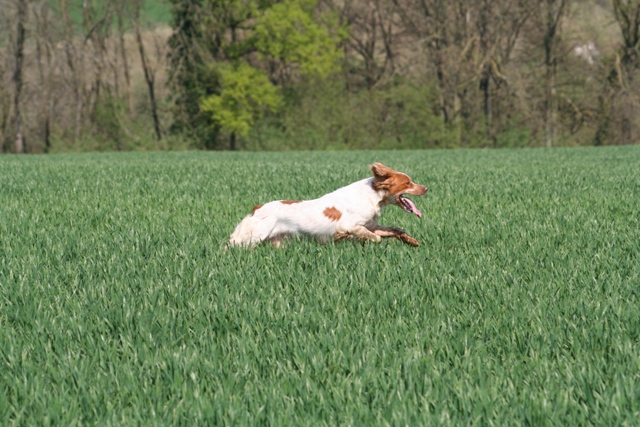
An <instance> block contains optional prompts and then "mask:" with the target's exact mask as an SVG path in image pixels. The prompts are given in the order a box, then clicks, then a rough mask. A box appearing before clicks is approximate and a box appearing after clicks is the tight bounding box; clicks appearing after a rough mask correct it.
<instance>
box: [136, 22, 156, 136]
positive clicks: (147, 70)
mask: <svg viewBox="0 0 640 427" xmlns="http://www.w3.org/2000/svg"><path fill="white" fill-rule="evenodd" d="M138 13H139V10H138ZM136 40H137V42H138V49H139V50H140V60H141V61H142V69H143V71H144V79H145V80H146V82H147V88H148V89H149V100H150V101H151V115H152V116H153V126H154V129H155V131H156V138H157V139H158V141H159V140H161V139H162V133H161V131H160V119H159V118H158V105H157V102H156V95H155V82H154V80H155V79H154V73H153V71H152V70H151V67H150V66H149V64H148V63H147V57H146V55H145V53H144V44H143V43H142V34H141V33H140V17H139V16H138V19H137V20H136Z"/></svg>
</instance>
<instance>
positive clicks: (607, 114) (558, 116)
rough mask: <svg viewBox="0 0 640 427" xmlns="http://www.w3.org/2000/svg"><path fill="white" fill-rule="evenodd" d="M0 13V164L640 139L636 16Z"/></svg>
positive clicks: (603, 1)
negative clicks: (84, 154) (19, 157)
mask: <svg viewBox="0 0 640 427" xmlns="http://www.w3.org/2000/svg"><path fill="white" fill-rule="evenodd" d="M0 9H1V10H2V14H0V150H1V151H2V152H14V153H24V152H31V153H38V152H51V151H69V150H73V151H75V150H132V149H152V150H158V149H183V148H201V149H229V148H230V149H256V150H259V149H327V148H329V149H331V148H430V147H507V146H543V145H546V146H557V145H610V144H629V143H637V142H638V137H639V134H640V125H639V124H638V120H637V119H636V117H638V114H639V113H640V109H639V106H640V82H639V81H638V80H639V79H638V75H639V69H640V57H639V55H638V47H639V46H638V45H639V43H640V36H639V34H640V1H639V0H582V1H578V0H533V1H531V0H419V1H415V0H366V1H365V0H317V1H316V0H286V1H274V0H266V1H252V0H225V1H219V0H171V1H167V2H166V3H162V2H160V1H158V2H144V1H143V0H135V1H125V0H115V1H104V0H40V1H36V0H0ZM158 9H162V10H164V12H165V14H164V15H163V14H162V13H161V12H162V10H161V11H160V12H158ZM163 16H164V18H163Z"/></svg>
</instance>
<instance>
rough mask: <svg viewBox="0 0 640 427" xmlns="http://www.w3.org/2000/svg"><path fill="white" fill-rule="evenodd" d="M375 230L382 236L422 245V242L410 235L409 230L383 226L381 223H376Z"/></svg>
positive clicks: (409, 243) (412, 244) (413, 244)
mask: <svg viewBox="0 0 640 427" xmlns="http://www.w3.org/2000/svg"><path fill="white" fill-rule="evenodd" d="M373 232H374V233H375V234H377V235H378V236H380V237H394V238H396V239H398V240H402V241H403V242H405V243H406V244H408V245H411V246H420V243H419V242H418V241H417V240H416V239H414V238H413V237H411V236H409V235H408V234H407V232H406V231H404V230H403V229H402V228H398V227H383V226H381V225H376V228H375V229H373Z"/></svg>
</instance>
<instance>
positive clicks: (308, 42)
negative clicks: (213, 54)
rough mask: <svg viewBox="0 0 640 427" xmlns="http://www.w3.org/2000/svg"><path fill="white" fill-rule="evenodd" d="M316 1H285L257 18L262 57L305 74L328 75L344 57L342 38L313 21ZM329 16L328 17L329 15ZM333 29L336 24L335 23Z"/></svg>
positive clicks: (256, 38)
mask: <svg viewBox="0 0 640 427" xmlns="http://www.w3.org/2000/svg"><path fill="white" fill-rule="evenodd" d="M316 3H317V0H286V1H284V2H282V3H277V4H274V5H273V6H271V7H270V8H268V9H267V10H265V11H264V13H263V14H262V15H261V16H260V17H259V18H258V19H257V24H256V26H255V31H254V37H255V45H256V48H257V49H258V51H259V52H261V53H262V55H263V56H266V57H272V58H276V59H279V60H280V61H282V62H283V63H284V64H298V65H299V67H300V71H301V72H302V73H303V74H309V75H319V76H323V77H324V76H327V75H328V74H330V73H331V72H332V71H335V70H336V69H337V68H338V61H339V60H340V58H341V57H342V53H341V51H340V50H339V49H338V43H339V41H340V36H339V35H333V34H331V32H330V31H329V28H328V27H327V26H325V25H321V24H320V23H318V22H317V19H316V18H314V16H313V12H314V7H315V6H316ZM327 16H328V15H327ZM333 27H334V29H335V28H337V23H333Z"/></svg>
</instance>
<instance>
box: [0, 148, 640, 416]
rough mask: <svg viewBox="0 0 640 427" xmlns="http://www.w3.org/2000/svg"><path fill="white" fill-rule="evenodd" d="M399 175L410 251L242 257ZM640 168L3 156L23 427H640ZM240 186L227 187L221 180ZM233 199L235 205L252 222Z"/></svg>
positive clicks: (8, 284)
mask: <svg viewBox="0 0 640 427" xmlns="http://www.w3.org/2000/svg"><path fill="white" fill-rule="evenodd" d="M373 161H382V162H384V163H385V164H388V165H389V166H392V167H396V168H398V169H401V170H403V171H406V172H408V173H409V174H410V175H411V176H412V177H413V178H414V179H415V181H416V182H420V183H423V184H426V185H428V186H429V192H428V193H427V194H426V195H425V196H424V197H422V198H416V199H415V201H416V203H417V204H418V206H419V207H420V209H421V210H422V212H423V213H424V217H423V218H422V219H421V220H419V219H417V218H416V217H415V216H413V215H407V214H406V213H405V212H403V211H401V210H400V209H398V208H395V207H389V208H387V209H386V210H385V211H384V213H383V216H382V218H381V223H382V224H386V225H396V226H400V227H403V228H405V229H407V230H408V231H409V232H410V233H411V234H412V235H414V236H415V237H416V238H417V239H418V240H419V241H420V242H421V243H422V245H421V246H420V247H418V248H411V247H408V246H406V245H402V244H400V243H399V242H398V241H395V240H394V241H384V242H383V243H381V244H380V245H364V246H363V245H359V244H354V243H352V242H342V243H339V244H328V245H319V244H317V243H314V242H310V241H306V240H301V241H294V242H290V243H289V244H288V245H286V246H285V247H284V248H283V249H274V248H271V247H269V246H264V247H259V248H257V249H256V250H248V251H247V250H227V251H224V250H223V246H224V244H225V242H226V239H227V238H228V236H229V234H230V233H231V231H232V230H233V227H234V226H235V225H236V224H237V222H238V221H240V219H241V218H242V217H243V216H244V215H246V214H247V213H248V212H250V211H251V208H252V206H254V205H256V204H259V203H264V202H266V201H268V200H274V199H278V198H291V199H304V198H313V197H317V196H320V195H322V194H324V193H326V192H328V191H331V190H333V189H335V188H337V187H340V186H342V185H345V184H347V183H349V182H353V181H355V180H357V179H361V178H364V177H366V176H367V175H368V174H369V171H368V168H367V165H368V164H369V163H371V162H373ZM639 163H640V147H611V148H601V149H593V148H592V149H581V148H578V149H553V150H543V149H540V150H532V149H517V150H491V151H490V150H440V151H353V152H351V151H347V152H340V153H335V152H333V153H332V152H298V153H288V154H282V153H259V154H256V153H133V154H121V153H112V154H102V155H99V154H91V155H88V154H82V155H49V156H37V155H35V156H28V157H18V156H3V157H0V182H2V185H0V200H2V203H1V204H0V218H2V221H0V236H1V238H0V365H1V369H0V390H2V392H1V393H0V423H1V424H2V425H47V424H50V425H80V424H82V425H84V424H88V425H130V424H143V425H177V424H180V425H265V424H269V425H336V424H341V425H349V424H351V425H412V426H417V425H438V426H447V425H451V426H459V425H546V424H548V425H572V426H573V425H607V426H608V425H638V424H639V421H640V420H639V416H640V415H639V414H640V400H639V399H638V375H637V374H638V367H639V366H640V311H639V310H638V305H639V304H640V301H639V294H638V283H639V282H640V264H639V263H638V259H640V247H639V246H638V241H640V224H639V223H638V218H640V204H638V200H639V199H640V187H639V186H638V183H639V182H640V169H639V168H638V167H637V165H638V164H639ZM221 177H224V179H221ZM230 201H233V203H230Z"/></svg>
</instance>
